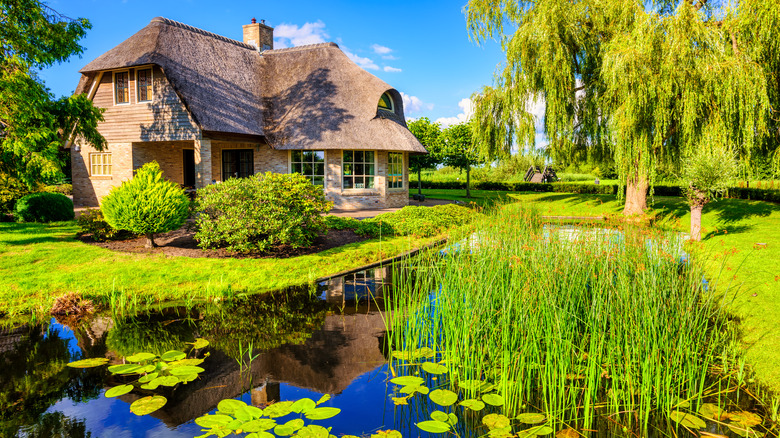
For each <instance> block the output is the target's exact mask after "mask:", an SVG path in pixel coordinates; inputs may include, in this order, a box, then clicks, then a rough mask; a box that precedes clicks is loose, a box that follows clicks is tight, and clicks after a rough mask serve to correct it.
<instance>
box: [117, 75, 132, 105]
mask: <svg viewBox="0 0 780 438" xmlns="http://www.w3.org/2000/svg"><path fill="white" fill-rule="evenodd" d="M114 103H117V104H120V103H130V82H129V78H128V73H127V72H126V71H123V72H118V73H114Z"/></svg>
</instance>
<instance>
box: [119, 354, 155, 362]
mask: <svg viewBox="0 0 780 438" xmlns="http://www.w3.org/2000/svg"><path fill="white" fill-rule="evenodd" d="M156 357H157V355H156V354H152V353H136V354H134V355H132V356H127V357H126V358H125V360H126V361H128V362H143V361H145V360H152V359H154V358H156Z"/></svg>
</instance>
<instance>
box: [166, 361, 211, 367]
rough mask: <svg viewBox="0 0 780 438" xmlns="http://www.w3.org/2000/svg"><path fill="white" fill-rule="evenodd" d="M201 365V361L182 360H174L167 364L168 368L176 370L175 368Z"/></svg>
mask: <svg viewBox="0 0 780 438" xmlns="http://www.w3.org/2000/svg"><path fill="white" fill-rule="evenodd" d="M202 363H203V359H182V360H175V361H173V362H170V363H169V364H168V368H176V367H182V366H196V365H200V364H202Z"/></svg>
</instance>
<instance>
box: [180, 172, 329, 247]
mask: <svg viewBox="0 0 780 438" xmlns="http://www.w3.org/2000/svg"><path fill="white" fill-rule="evenodd" d="M332 205H333V204H332V203H331V202H329V201H328V200H327V199H326V198H325V192H324V191H323V189H322V187H320V186H315V185H312V183H311V182H309V180H308V179H307V178H306V177H305V176H302V175H300V174H297V173H293V174H278V173H271V172H267V173H266V174H264V175H253V176H251V177H249V178H231V179H229V180H227V181H225V182H223V183H220V184H213V185H210V186H207V187H204V188H202V189H200V190H198V199H197V225H198V231H197V232H196V233H195V239H197V240H198V244H199V245H200V246H201V247H202V248H220V247H224V248H227V249H228V250H230V251H237V252H247V251H265V250H267V249H269V248H270V247H271V246H273V245H277V244H287V245H290V246H292V247H293V248H300V247H306V246H310V245H311V243H312V241H313V240H314V238H315V237H317V236H318V235H319V234H321V233H323V232H325V230H326V226H325V219H324V218H323V216H322V214H323V213H326V212H327V211H328V210H330V208H331V206H332Z"/></svg>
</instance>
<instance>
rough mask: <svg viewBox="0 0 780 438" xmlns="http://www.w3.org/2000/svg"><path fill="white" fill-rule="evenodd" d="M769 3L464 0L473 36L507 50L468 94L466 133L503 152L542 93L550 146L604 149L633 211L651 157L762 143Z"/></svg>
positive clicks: (655, 163) (772, 21)
mask: <svg viewBox="0 0 780 438" xmlns="http://www.w3.org/2000/svg"><path fill="white" fill-rule="evenodd" d="M775 2H776V0H733V1H731V2H729V3H725V2H724V3H721V2H715V1H713V0H650V1H642V0H470V1H469V3H468V5H467V7H466V15H467V21H468V26H469V30H470V33H471V35H472V37H473V38H474V39H476V41H477V42H479V43H481V42H484V41H485V40H487V39H489V38H498V39H499V40H500V42H501V45H502V48H503V49H504V51H505V52H506V63H505V65H504V66H503V67H502V69H501V70H500V71H498V72H497V75H496V83H495V87H488V88H485V89H484V90H483V91H482V92H481V93H479V94H478V95H476V96H475V97H474V101H475V104H476V109H475V115H474V117H475V119H476V121H475V126H476V127H477V128H476V129H475V135H476V136H477V144H479V145H480V146H481V147H482V148H483V150H486V151H487V152H489V151H490V149H491V148H492V149H498V150H500V151H503V153H508V151H509V150H510V148H511V147H512V146H513V145H515V144H518V143H521V144H523V143H528V141H529V135H528V133H529V131H530V129H531V126H530V124H531V123H533V118H532V117H531V116H530V114H529V113H528V108H527V105H528V102H529V101H531V100H532V99H543V100H544V102H545V103H546V109H545V114H544V124H543V125H544V132H545V134H546V135H547V137H548V139H549V141H550V146H549V147H550V148H551V149H552V156H553V157H554V158H556V159H571V158H572V157H575V156H577V155H578V154H581V153H582V151H583V150H584V151H588V153H593V154H597V153H603V152H604V151H606V152H608V153H609V154H610V155H611V156H612V157H613V158H614V162H615V165H616V170H617V171H618V174H619V177H620V181H621V184H622V185H625V187H626V195H625V198H626V202H625V208H624V214H627V215H630V214H641V213H642V212H643V210H644V209H646V208H647V194H648V189H649V187H651V186H652V183H653V179H654V176H655V170H656V169H657V168H658V167H659V165H666V166H667V167H672V168H679V163H680V157H681V156H684V155H686V154H688V153H690V151H691V150H692V149H695V148H697V147H701V146H702V145H703V144H704V142H705V141H711V140H713V139H714V141H718V142H720V145H719V146H723V147H726V148H729V149H731V150H733V151H735V152H736V153H737V154H738V155H739V156H740V157H741V158H742V159H743V162H747V160H749V158H750V155H751V153H753V151H755V150H756V149H757V148H759V147H761V145H762V142H763V141H764V140H763V139H764V138H766V137H767V134H768V132H769V129H768V120H770V116H771V106H770V92H771V87H772V86H776V84H768V80H767V75H768V74H770V73H771V72H772V69H771V68H770V67H768V66H769V65H770V64H772V63H774V64H776V63H777V60H776V59H767V57H768V56H770V55H771V54H773V53H778V52H777V44H778V43H777V42H776V40H773V39H772V38H771V37H769V35H771V34H772V32H780V8H777V7H776V5H775ZM509 29H511V31H509ZM705 139H709V140H705Z"/></svg>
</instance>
